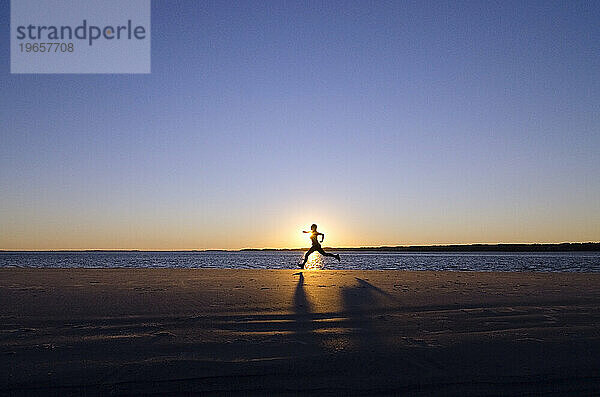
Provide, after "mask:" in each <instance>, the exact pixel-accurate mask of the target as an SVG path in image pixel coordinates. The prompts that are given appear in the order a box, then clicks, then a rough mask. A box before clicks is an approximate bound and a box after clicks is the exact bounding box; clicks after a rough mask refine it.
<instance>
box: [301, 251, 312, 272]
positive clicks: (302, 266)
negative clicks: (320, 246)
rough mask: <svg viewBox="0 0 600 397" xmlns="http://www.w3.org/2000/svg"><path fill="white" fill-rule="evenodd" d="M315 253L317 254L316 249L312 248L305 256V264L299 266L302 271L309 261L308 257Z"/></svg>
mask: <svg viewBox="0 0 600 397" xmlns="http://www.w3.org/2000/svg"><path fill="white" fill-rule="evenodd" d="M313 252H315V247H310V249H309V250H308V251H306V254H304V262H302V264H301V265H299V266H300V267H301V268H302V269H304V265H306V262H307V261H308V257H309V256H310V254H312V253H313Z"/></svg>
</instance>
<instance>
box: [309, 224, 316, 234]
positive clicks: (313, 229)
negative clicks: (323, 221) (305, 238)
mask: <svg viewBox="0 0 600 397" xmlns="http://www.w3.org/2000/svg"><path fill="white" fill-rule="evenodd" d="M310 230H312V231H313V232H314V231H315V230H317V224H316V223H313V224H312V225H310Z"/></svg>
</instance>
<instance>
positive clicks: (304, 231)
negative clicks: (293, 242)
mask: <svg viewBox="0 0 600 397" xmlns="http://www.w3.org/2000/svg"><path fill="white" fill-rule="evenodd" d="M302 233H310V232H307V231H306V230H303V231H302Z"/></svg>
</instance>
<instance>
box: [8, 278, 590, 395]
mask: <svg viewBox="0 0 600 397" xmlns="http://www.w3.org/2000/svg"><path fill="white" fill-rule="evenodd" d="M0 355H1V358H2V359H1V360H0V394H6V395H41V394H42V395H60V396H65V395H83V394H85V395H88V396H96V395H103V396H104V395H136V394H140V395H142V394H144V395H147V394H156V395H182V394H183V395H185V394H190V393H192V392H200V393H205V394H209V395H228V394H232V393H235V394H244V395H296V394H303V395H340V394H342V395H347V394H352V395H374V394H380V395H389V394H402V395H457V396H458V395H460V396H470V395H477V396H479V395H494V396H498V395H523V394H528V395H573V394H579V395H593V394H598V393H600V274H573V273H570V274H569V273H474V272H407V271H343V270H333V271H327V270H321V271H304V272H298V271H292V270H220V269H214V270H212V269H189V270H188V269H186V270H179V269H177V270H176V269H17V268H11V269H0Z"/></svg>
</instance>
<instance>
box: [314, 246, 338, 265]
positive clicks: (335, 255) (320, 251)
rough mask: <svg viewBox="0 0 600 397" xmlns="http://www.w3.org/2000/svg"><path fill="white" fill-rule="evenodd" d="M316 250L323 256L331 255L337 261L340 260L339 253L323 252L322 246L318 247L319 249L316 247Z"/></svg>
mask: <svg viewBox="0 0 600 397" xmlns="http://www.w3.org/2000/svg"><path fill="white" fill-rule="evenodd" d="M318 251H319V253H320V254H321V255H323V256H331V257H333V258H335V259H337V260H338V262H339V260H340V255H339V254H330V253H329V252H325V251H323V248H319V249H318Z"/></svg>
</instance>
